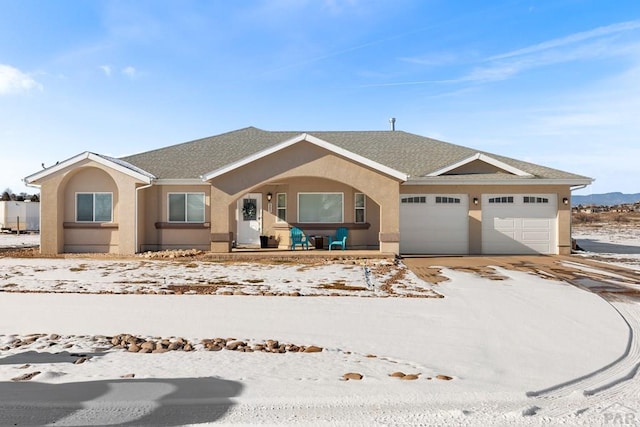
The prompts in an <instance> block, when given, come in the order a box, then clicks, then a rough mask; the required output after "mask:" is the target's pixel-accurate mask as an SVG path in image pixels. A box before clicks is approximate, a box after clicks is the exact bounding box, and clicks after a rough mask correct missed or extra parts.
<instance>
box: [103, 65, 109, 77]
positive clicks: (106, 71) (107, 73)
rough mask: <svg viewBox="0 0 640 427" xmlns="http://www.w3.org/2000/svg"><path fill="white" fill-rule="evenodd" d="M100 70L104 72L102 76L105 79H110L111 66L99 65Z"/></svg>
mask: <svg viewBox="0 0 640 427" xmlns="http://www.w3.org/2000/svg"><path fill="white" fill-rule="evenodd" d="M100 69H101V70H102V71H103V72H104V75H105V76H107V77H111V72H112V70H111V66H109V65H101V66H100Z"/></svg>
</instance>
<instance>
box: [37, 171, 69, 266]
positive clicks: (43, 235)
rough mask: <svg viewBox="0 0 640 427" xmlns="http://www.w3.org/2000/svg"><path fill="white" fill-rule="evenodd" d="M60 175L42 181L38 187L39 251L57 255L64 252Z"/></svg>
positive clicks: (62, 197) (62, 198)
mask: <svg viewBox="0 0 640 427" xmlns="http://www.w3.org/2000/svg"><path fill="white" fill-rule="evenodd" d="M62 178H63V177H61V176H56V177H54V178H52V179H50V180H47V181H45V182H43V183H42V185H41V187H40V253H41V254H43V255H57V254H61V253H63V252H64V229H63V228H62V223H63V222H64V219H63V212H64V210H63V209H64V207H63V204H64V202H63V200H64V196H61V195H60V194H61V193H62V191H63V189H61V188H60V183H61V182H62Z"/></svg>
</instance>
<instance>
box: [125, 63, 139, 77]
mask: <svg viewBox="0 0 640 427" xmlns="http://www.w3.org/2000/svg"><path fill="white" fill-rule="evenodd" d="M122 74H124V75H125V76H127V77H130V78H134V77H136V76H137V75H138V71H137V70H136V69H135V68H134V67H132V66H131V65H129V66H127V67H125V68H123V69H122Z"/></svg>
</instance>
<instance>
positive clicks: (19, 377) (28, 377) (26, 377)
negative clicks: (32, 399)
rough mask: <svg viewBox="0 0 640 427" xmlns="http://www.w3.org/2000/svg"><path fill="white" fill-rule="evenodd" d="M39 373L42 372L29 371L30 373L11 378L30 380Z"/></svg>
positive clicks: (13, 379) (14, 379) (12, 379)
mask: <svg viewBox="0 0 640 427" xmlns="http://www.w3.org/2000/svg"><path fill="white" fill-rule="evenodd" d="M38 374H40V371H35V372H28V373H26V374H22V375H20V376H18V377H15V378H11V381H29V380H30V379H32V378H33V377H35V376H36V375H38Z"/></svg>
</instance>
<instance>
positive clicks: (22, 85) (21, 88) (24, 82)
mask: <svg viewBox="0 0 640 427" xmlns="http://www.w3.org/2000/svg"><path fill="white" fill-rule="evenodd" d="M33 89H38V90H42V85H41V84H40V83H38V82H37V81H35V80H34V79H33V78H31V76H29V75H28V74H25V73H23V72H22V71H20V70H18V69H17V68H14V67H12V66H10V65H4V64H0V95H8V94H13V93H22V92H28V91H30V90H33Z"/></svg>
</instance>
